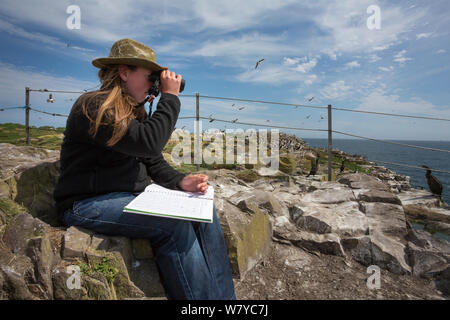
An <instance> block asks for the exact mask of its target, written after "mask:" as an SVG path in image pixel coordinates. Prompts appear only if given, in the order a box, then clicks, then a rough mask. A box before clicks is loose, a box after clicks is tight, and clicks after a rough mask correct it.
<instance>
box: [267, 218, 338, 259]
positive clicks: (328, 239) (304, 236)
mask: <svg viewBox="0 0 450 320" xmlns="http://www.w3.org/2000/svg"><path fill="white" fill-rule="evenodd" d="M277 222H278V223H277V224H276V225H275V226H274V230H273V231H274V236H275V237H276V238H278V239H282V240H284V241H289V242H290V243H292V244H293V245H294V246H297V247H300V248H303V249H305V250H306V251H313V252H320V253H324V254H329V255H336V256H341V257H345V254H344V250H343V248H342V246H341V244H340V239H339V237H338V236H337V235H335V234H333V233H327V234H316V233H312V232H307V231H303V230H298V229H297V228H295V227H294V226H293V225H291V224H290V223H286V221H285V219H283V220H278V221H277Z"/></svg>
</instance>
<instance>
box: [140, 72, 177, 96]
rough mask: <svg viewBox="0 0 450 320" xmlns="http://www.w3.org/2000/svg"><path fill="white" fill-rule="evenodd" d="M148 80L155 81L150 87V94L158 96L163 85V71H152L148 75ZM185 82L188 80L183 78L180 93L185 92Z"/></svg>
mask: <svg viewBox="0 0 450 320" xmlns="http://www.w3.org/2000/svg"><path fill="white" fill-rule="evenodd" d="M148 80H149V81H151V82H152V83H153V85H152V86H151V87H150V89H148V95H149V96H150V95H153V96H155V98H156V97H157V96H158V95H159V87H160V85H161V71H159V72H152V73H151V74H150V75H149V76H148ZM185 83H186V81H184V79H181V83H180V93H181V92H183V90H184V85H185Z"/></svg>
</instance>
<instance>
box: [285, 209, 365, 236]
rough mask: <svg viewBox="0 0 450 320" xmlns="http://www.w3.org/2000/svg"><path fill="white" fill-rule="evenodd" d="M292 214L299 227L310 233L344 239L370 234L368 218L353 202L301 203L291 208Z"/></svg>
mask: <svg viewBox="0 0 450 320" xmlns="http://www.w3.org/2000/svg"><path fill="white" fill-rule="evenodd" d="M290 214H291V219H292V220H293V221H294V222H295V223H296V225H297V226H298V227H300V228H301V229H303V230H307V231H310V232H316V233H319V234H324V233H335V234H337V235H339V236H344V237H354V236H360V235H365V234H367V233H368V225H367V219H366V216H365V215H364V214H363V213H362V212H361V211H359V207H358V203H357V202H353V201H349V202H345V203H341V204H330V205H322V204H314V203H304V202H301V203H300V204H297V205H295V206H293V207H291V208H290Z"/></svg>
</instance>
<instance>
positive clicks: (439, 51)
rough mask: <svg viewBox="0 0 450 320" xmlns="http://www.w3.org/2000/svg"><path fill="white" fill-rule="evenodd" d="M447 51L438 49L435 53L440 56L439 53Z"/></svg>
mask: <svg viewBox="0 0 450 320" xmlns="http://www.w3.org/2000/svg"><path fill="white" fill-rule="evenodd" d="M446 52H447V51H445V50H444V49H439V50H438V51H436V53H437V54H441V53H446Z"/></svg>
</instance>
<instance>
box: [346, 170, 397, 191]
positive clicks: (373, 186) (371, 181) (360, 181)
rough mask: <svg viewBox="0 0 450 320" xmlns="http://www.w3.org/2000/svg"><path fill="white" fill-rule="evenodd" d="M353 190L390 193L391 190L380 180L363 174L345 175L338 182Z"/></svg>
mask: <svg viewBox="0 0 450 320" xmlns="http://www.w3.org/2000/svg"><path fill="white" fill-rule="evenodd" d="M337 181H338V182H339V183H342V184H345V185H347V186H349V187H350V188H352V189H369V190H382V191H390V188H389V187H388V186H387V185H386V184H384V183H383V182H381V181H380V180H379V179H377V178H375V177H372V176H369V175H366V174H361V173H350V174H345V175H343V176H342V177H340V178H339V179H338V180H337Z"/></svg>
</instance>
